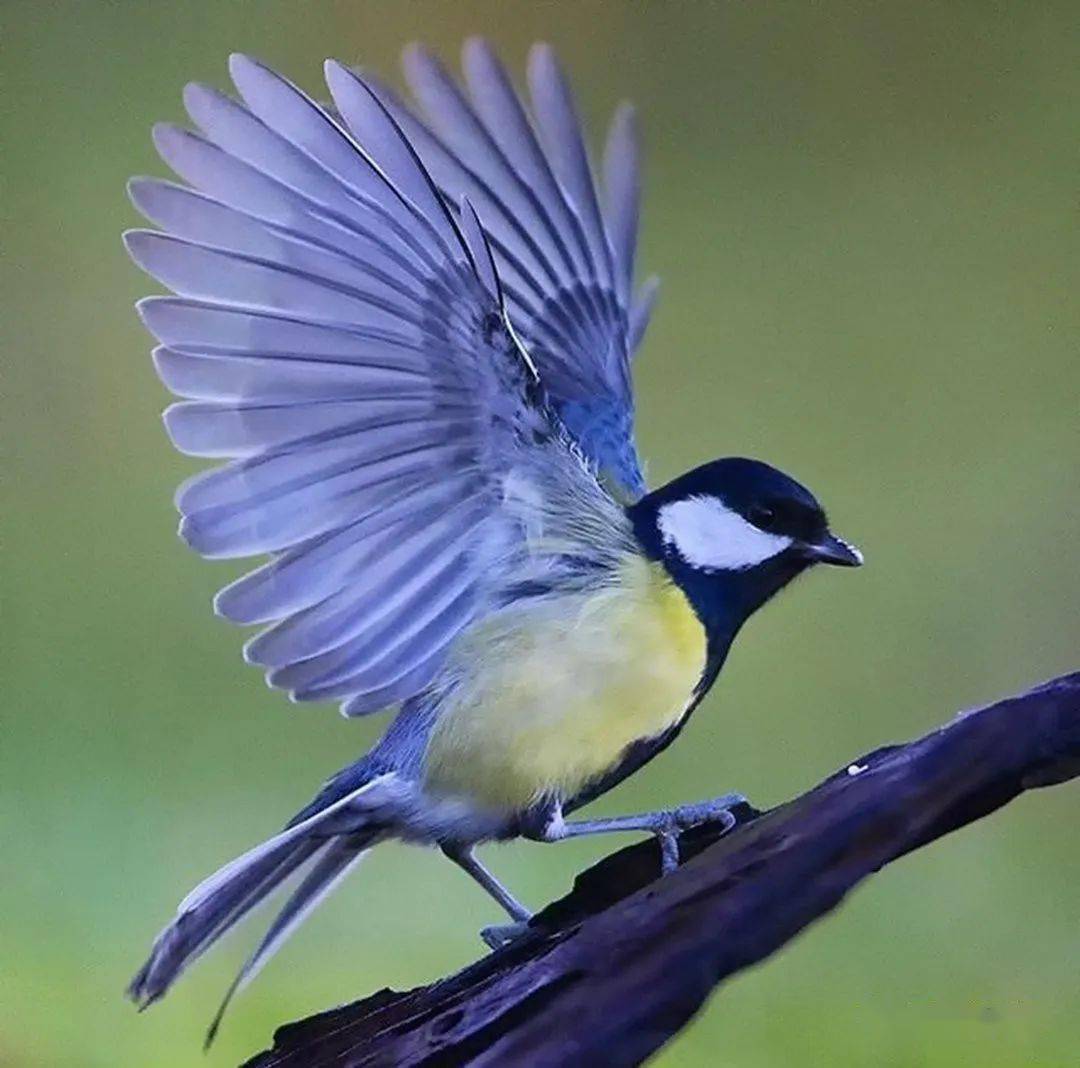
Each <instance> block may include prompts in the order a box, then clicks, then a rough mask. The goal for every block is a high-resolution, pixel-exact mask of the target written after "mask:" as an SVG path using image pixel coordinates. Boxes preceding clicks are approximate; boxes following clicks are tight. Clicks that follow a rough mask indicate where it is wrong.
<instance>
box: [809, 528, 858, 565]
mask: <svg viewBox="0 0 1080 1068" xmlns="http://www.w3.org/2000/svg"><path fill="white" fill-rule="evenodd" d="M807 550H808V552H809V554H810V558H811V559H812V560H815V561H816V562H818V563H821V564H835V565H836V566H837V567H861V566H862V562H863V554H862V553H861V552H859V550H858V549H856V548H855V546H854V545H849V544H848V543H847V542H846V541H844V539H843V538H838V537H837V536H836V535H835V534H832V533H829V534H826V535H825V537H824V538H822V539H821V541H819V542H817V543H816V544H815V545H808V546H807Z"/></svg>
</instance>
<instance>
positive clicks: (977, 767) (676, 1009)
mask: <svg viewBox="0 0 1080 1068" xmlns="http://www.w3.org/2000/svg"><path fill="white" fill-rule="evenodd" d="M1078 774H1080V672H1078V673H1075V674H1071V675H1066V676H1062V677H1061V678H1058V679H1054V680H1053V681H1051V682H1048V683H1045V684H1044V685H1042V686H1040V687H1038V688H1036V689H1033V690H1030V691H1028V692H1027V693H1025V694H1022V695H1021V696H1019V697H1013V698H1009V699H1006V700H1003V701H1000V702H998V703H997V704H994V705H991V706H989V707H987V708H983V709H979V710H977V711H973V712H968V713H964V714H962V715H960V716H957V717H956V718H955V719H953V720H952V721H951V722H950V723H948V724H947V725H945V726H944V727H941V728H940V729H938V730H936V731H934V732H933V733H931V734H928V735H926V736H925V737H923V738H920V739H918V740H917V741H914V742H909V743H908V744H906V745H900V746H890V747H887V748H884V749H878V750H876V751H875V752H873V753H870V754H868V755H867V756H864V757H861V758H860V759H859V760H858V761H856V762H854V763H852V764H850V765H848V766H847V767H845V768H844V769H843V770H841V771H839V772H837V773H836V774H835V775H832V776H831V777H830V778H828V779H826V780H825V781H824V782H823V783H821V784H820V785H819V786H817V787H815V788H814V789H813V790H811V791H810V792H809V793H806V794H804V795H803V796H801V797H799V798H796V799H795V800H794V801H791V802H789V803H788V804H786V805H782V806H780V807H778V808H775V809H772V810H770V811H769V812H767V813H758V812H756V811H755V810H753V809H751V808H750V807H749V806H746V807H745V808H744V809H743V810H742V811H741V812H740V813H737V814H738V815H740V817H741V818H740V822H739V825H738V826H737V827H736V828H735V830H733V831H731V832H730V833H729V834H727V835H726V836H724V837H719V828H718V827H717V826H715V825H712V826H710V825H702V826H700V827H696V828H694V829H693V830H691V831H689V832H687V833H686V834H685V835H684V836H683V840H682V855H683V865H682V866H681V867H680V868H679V869H678V870H677V871H676V872H674V873H673V874H671V875H669V876H667V877H666V878H663V879H659V878H658V877H657V876H658V869H659V857H658V851H657V848H656V845H655V843H654V842H651V841H650V842H641V843H638V844H636V845H633V846H630V847H628V848H626V849H621V850H619V851H618V852H616V853H613V854H611V855H610V856H608V857H606V858H605V859H603V860H602V861H600V862H599V863H598V864H596V865H595V866H594V867H592V868H590V869H588V870H587V871H585V872H583V873H582V874H581V875H579V876H578V877H577V879H576V881H575V884H574V888H573V890H572V891H571V892H570V893H569V894H568V895H567V896H566V897H564V898H562V899H561V900H560V901H556V902H555V903H554V904H552V905H549V906H548V907H547V908H546V909H544V911H543V912H541V913H538V914H537V916H536V917H534V919H533V921H532V923H531V925H530V926H531V928H532V930H531V931H530V932H529V933H528V934H526V935H525V936H523V937H522V938H521V939H519V940H517V941H515V942H514V943H513V944H511V945H509V946H507V947H505V948H504V949H501V950H499V951H498V952H496V953H492V954H491V955H490V956H487V957H485V958H483V959H482V960H480V961H478V962H477V963H475V964H473V965H470V966H469V967H467V968H465V969H464V970H463V971H461V972H458V973H457V974H456V975H453V976H450V977H449V978H446V979H443V980H440V981H438V982H435V983H432V984H431V985H429V986H423V987H418V988H416V989H415V990H411V991H409V992H407V993H396V992H394V991H390V990H383V991H380V992H379V993H377V994H374V995H372V996H371V997H368V998H365V999H364V1000H362V1001H357V1002H354V1003H352V1004H350V1005H345V1006H343V1007H341V1008H338V1009H332V1010H330V1011H329V1012H324V1013H320V1014H319V1015H317V1016H312V1017H309V1018H308V1019H306V1020H301V1021H300V1022H298V1023H293V1024H288V1025H286V1026H284V1027H282V1028H279V1029H278V1031H277V1033H276V1034H275V1035H274V1047H273V1049H272V1050H269V1051H267V1052H265V1053H262V1054H259V1055H258V1056H256V1057H255V1058H254V1059H253V1060H251V1061H249V1062H248V1064H247V1066H246V1068H271V1066H273V1068H301V1066H304V1068H313V1066H318V1065H329V1064H331V1063H332V1064H333V1065H335V1066H336V1068H360V1066H375V1065H380V1066H382V1065H385V1066H389V1065H394V1066H407V1065H419V1064H424V1065H436V1064H437V1065H439V1066H445V1068H449V1066H453V1065H464V1064H469V1065H485V1066H486V1065H505V1064H528V1065H529V1066H530V1068H540V1066H547V1065H551V1066H555V1065H565V1064H579V1063H580V1064H589V1065H610V1066H622V1065H636V1064H640V1063H641V1062H642V1061H643V1060H644V1059H645V1058H647V1057H648V1056H649V1055H650V1054H651V1053H653V1052H654V1051H655V1050H657V1049H658V1048H659V1047H660V1046H661V1045H662V1044H663V1043H664V1042H666V1041H667V1040H668V1039H669V1038H670V1037H671V1036H672V1035H674V1034H676V1033H677V1032H678V1031H679V1030H680V1029H681V1028H682V1027H684V1026H685V1025H686V1024H687V1022H688V1021H689V1020H690V1018H691V1017H692V1016H693V1015H694V1013H695V1012H697V1010H698V1009H699V1008H700V1007H701V1004H702V1002H703V1001H704V1000H705V998H706V997H707V996H708V994H709V992H710V991H711V990H712V989H713V987H715V986H716V985H717V984H718V983H720V982H722V981H723V980H724V979H726V978H728V977H729V976H731V975H734V974H736V973H737V972H739V971H741V970H742V969H743V968H746V967H748V966H749V965H751V964H754V963H756V962H758V961H760V960H763V959H764V958H765V957H767V956H769V955H770V954H771V953H773V952H775V951H776V950H777V949H779V948H780V947H781V946H782V945H783V944H784V943H785V942H787V941H789V940H790V939H791V938H793V937H794V936H795V935H796V934H798V933H799V932H800V931H801V930H802V929H803V928H804V927H806V926H807V925H808V924H810V923H811V922H812V921H813V920H815V919H817V918H818V917H820V916H823V915H825V914H826V913H827V912H829V911H830V910H832V909H833V908H835V907H836V906H837V905H838V904H839V903H840V901H841V900H842V899H843V897H844V895H845V894H847V892H848V891H849V890H851V889H852V887H854V886H855V885H856V884H858V883H859V882H861V881H862V880H863V879H864V878H866V877H867V876H868V875H871V874H873V873H874V872H876V871H877V870H878V869H880V868H881V867H883V866H884V865H885V864H888V863H889V862H890V861H892V860H895V859H896V858H897V857H900V856H903V855H904V854H905V853H908V852H910V851H911V850H913V849H917V848H919V847H920V846H922V845H926V844H927V843H928V842H932V841H934V840H935V839H937V838H940V837H942V836H943V835H945V834H948V833H949V832H950V831H953V830H956V829H957V828H958V827H962V826H964V825H966V824H968V823H971V822H973V821H975V820H977V819H981V818H982V817H983V816H986V815H989V814H990V813H991V812H994V811H995V810H996V809H998V808H1000V807H1001V806H1002V805H1005V804H1007V803H1008V802H1009V801H1011V800H1012V799H1013V798H1014V797H1016V796H1018V795H1019V794H1020V793H1022V792H1023V791H1025V790H1029V789H1033V788H1035V787H1039V786H1048V785H1051V784H1054V783H1060V782H1064V781H1065V780H1067V779H1069V778H1072V777H1073V776H1076V775H1078Z"/></svg>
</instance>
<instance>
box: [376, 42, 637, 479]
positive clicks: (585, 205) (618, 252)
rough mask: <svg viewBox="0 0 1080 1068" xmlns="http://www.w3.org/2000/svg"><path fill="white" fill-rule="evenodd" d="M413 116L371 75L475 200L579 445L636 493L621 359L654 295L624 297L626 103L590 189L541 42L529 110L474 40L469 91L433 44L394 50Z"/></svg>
mask: <svg viewBox="0 0 1080 1068" xmlns="http://www.w3.org/2000/svg"><path fill="white" fill-rule="evenodd" d="M404 66H405V75H406V79H407V81H408V84H409V87H410V89H411V90H412V94H413V96H414V97H415V99H416V103H417V106H418V111H419V114H420V115H422V116H423V118H420V117H418V115H417V114H415V113H414V112H413V111H412V110H411V109H410V108H409V107H408V106H406V105H405V104H403V103H402V102H401V101H400V100H398V99H397V98H396V97H395V96H394V95H393V94H392V93H391V92H390V91H389V90H387V89H386V88H384V87H382V86H375V88H376V89H377V91H378V92H379V94H380V97H381V98H382V100H383V101H384V103H385V104H386V106H387V107H388V108H389V109H390V111H391V112H392V114H393V115H394V117H395V119H396V120H397V121H398V123H400V125H401V128H402V129H403V130H404V131H405V133H406V134H407V135H408V137H409V139H410V140H411V141H412V143H413V144H414V145H415V146H416V148H417V151H418V152H419V153H420V156H421V157H422V158H423V160H424V164H425V166H426V167H427V168H428V169H429V171H430V172H431V174H432V176H433V177H434V178H435V180H436V182H437V183H438V185H439V188H440V189H441V190H442V191H443V192H444V193H445V194H447V199H448V200H449V201H450V202H451V203H455V204H456V203H458V202H459V200H460V198H461V197H462V196H463V195H466V196H468V197H469V199H470V200H471V201H472V203H474V204H475V205H476V208H477V210H478V211H479V213H480V215H481V217H482V218H483V220H484V228H485V230H486V231H487V233H488V235H489V236H490V238H491V241H492V246H493V248H494V252H495V259H496V262H497V264H498V268H499V273H500V276H501V277H502V279H503V284H504V286H505V289H506V296H507V302H508V305H509V308H510V313H511V318H512V320H513V322H514V326H515V328H516V329H517V331H518V333H519V334H520V335H521V337H522V338H523V339H524V341H525V343H526V346H527V347H528V349H529V352H530V353H531V354H532V355H533V357H534V359H535V360H536V363H537V366H538V367H539V369H540V373H541V376H542V377H543V379H544V383H545V386H546V388H547V390H548V394H549V396H550V397H551V398H552V402H553V403H554V405H555V406H556V408H557V410H558V412H559V414H560V416H561V417H562V419H563V421H564V422H565V424H566V426H567V427H568V429H569V430H570V432H571V433H572V434H573V435H574V437H575V439H576V440H577V442H578V443H579V445H580V447H581V448H582V450H583V451H584V452H585V453H586V454H587V455H588V456H589V457H590V458H591V459H592V460H593V461H594V462H595V463H596V464H597V466H598V467H599V469H600V471H601V473H602V474H603V475H604V476H605V478H606V479H607V480H608V482H609V484H611V485H612V487H613V488H614V489H615V490H616V491H617V492H619V493H620V494H621V495H623V496H625V497H627V498H636V497H638V496H640V495H641V494H642V493H644V492H645V482H644V479H643V477H642V473H641V466H640V463H639V460H638V456H637V450H636V448H635V445H634V426H633V423H634V400H633V388H632V384H631V379H630V358H631V355H632V353H633V351H634V350H635V349H636V348H637V346H638V344H639V342H640V341H641V337H642V335H643V334H644V332H645V328H646V326H647V324H648V319H649V314H650V312H651V310H652V304H653V300H654V297H655V293H656V284H655V280H650V281H649V282H648V283H646V284H645V286H643V287H642V289H641V291H640V292H639V293H638V294H637V295H636V296H635V295H634V293H633V291H632V287H633V276H634V256H635V250H636V246H637V231H638V195H639V163H638V145H637V133H636V129H635V123H634V115H633V110H632V109H631V108H630V107H629V106H628V105H623V106H622V107H621V108H620V109H619V110H618V111H617V112H616V114H615V118H614V120H613V122H612V125H611V130H610V133H609V135H608V140H607V147H606V151H605V153H604V161H603V175H604V186H605V189H604V194H605V195H604V197H603V199H602V201H601V197H600V196H599V195H598V192H597V189H596V185H595V183H594V181H593V175H592V171H591V169H590V166H589V160H588V155H587V153H586V149H585V144H584V141H583V139H582V134H581V126H580V123H579V121H578V117H577V114H576V111H575V107H574V102H573V98H572V95H571V93H570V89H569V86H568V85H567V83H566V80H565V78H564V77H563V74H562V72H561V70H560V69H559V65H558V63H557V61H556V59H555V56H554V54H553V53H552V50H551V49H550V48H549V47H548V46H547V45H537V46H535V47H534V48H533V50H532V52H531V54H530V56H529V65H528V82H529V89H530V96H531V105H532V106H531V113H532V114H531V121H530V116H529V114H528V113H527V112H526V109H525V107H524V106H523V104H522V102H521V100H520V99H519V97H518V96H517V94H516V93H515V92H514V89H513V86H512V84H511V82H510V79H509V77H508V76H507V73H506V71H505V69H504V68H503V66H502V64H501V63H500V62H499V60H498V59H497V57H496V56H495V55H494V53H493V52H492V51H491V49H490V47H489V46H488V45H487V44H486V43H485V42H484V41H481V40H478V39H473V40H470V41H468V42H466V44H465V47H464V50H463V55H462V68H463V72H464V80H465V88H466V92H463V91H462V90H461V89H460V88H459V87H458V86H457V85H456V84H455V82H454V80H453V79H452V78H451V77H450V76H449V74H448V73H447V72H446V70H445V69H444V68H443V66H442V65H441V64H440V63H439V61H438V60H437V59H436V58H435V57H433V56H432V55H431V54H430V53H428V52H427V51H425V50H424V49H422V48H420V47H419V46H413V47H411V48H410V49H408V50H407V51H406V53H405V60H404Z"/></svg>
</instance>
